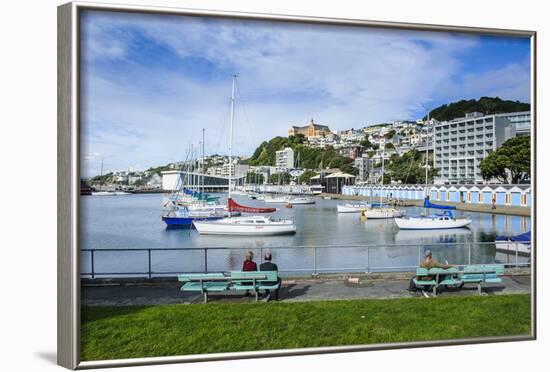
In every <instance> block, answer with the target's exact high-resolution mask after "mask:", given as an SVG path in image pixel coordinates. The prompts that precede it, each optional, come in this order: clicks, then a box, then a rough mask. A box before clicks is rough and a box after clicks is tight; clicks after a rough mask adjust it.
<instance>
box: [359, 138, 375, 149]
mask: <svg viewBox="0 0 550 372" xmlns="http://www.w3.org/2000/svg"><path fill="white" fill-rule="evenodd" d="M360 145H361V146H363V148H364V149H365V150H366V149H370V148H372V142H371V141H369V139H368V138H365V139H364V140H362V141H361V143H360Z"/></svg>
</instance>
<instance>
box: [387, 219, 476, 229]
mask: <svg viewBox="0 0 550 372" xmlns="http://www.w3.org/2000/svg"><path fill="white" fill-rule="evenodd" d="M395 223H396V224H397V226H398V227H399V228H400V229H403V230H447V229H459V228H462V227H466V226H468V225H469V224H470V223H472V220H469V219H466V218H459V219H456V220H438V219H421V218H396V219H395Z"/></svg>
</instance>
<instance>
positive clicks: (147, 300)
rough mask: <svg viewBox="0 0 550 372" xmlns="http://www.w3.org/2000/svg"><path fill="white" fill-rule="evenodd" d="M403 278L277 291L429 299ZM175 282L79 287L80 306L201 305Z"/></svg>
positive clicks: (517, 281) (311, 296)
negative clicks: (409, 287)
mask: <svg viewBox="0 0 550 372" xmlns="http://www.w3.org/2000/svg"><path fill="white" fill-rule="evenodd" d="M530 282H531V278H530V276H529V275H515V276H505V277H503V282H502V283H501V284H495V285H489V284H487V285H485V286H484V287H483V293H482V295H484V296H492V295H502V294H517V293H530V291H531V286H530ZM408 284H409V282H408V280H406V279H378V280H369V279H367V280H364V279H363V280H361V279H358V278H355V279H354V278H351V279H346V280H342V279H338V280H292V281H290V280H289V281H283V287H282V289H281V291H280V298H281V300H282V301H286V302H295V301H324V300H352V299H382V298H413V297H420V298H424V297H425V296H429V297H432V296H433V295H432V294H431V293H426V294H423V293H422V292H421V291H418V292H413V293H410V292H409V291H408V290H407V288H408ZM179 288H180V285H179V283H177V282H162V283H154V284H144V283H142V284H135V285H130V284H113V285H108V286H105V285H102V286H93V285H92V286H90V285H84V286H83V287H82V305H104V306H123V305H127V306H128V305H159V304H191V303H200V302H202V296H201V294H200V293H199V294H196V293H188V292H181V291H180V290H179ZM477 295H478V294H477V286H474V285H472V286H466V287H464V288H462V289H460V290H457V289H449V290H444V291H443V292H442V293H441V294H439V295H438V296H477ZM208 298H209V303H210V302H211V303H220V302H223V303H245V302H254V296H250V297H246V296H244V295H243V294H236V293H231V292H227V293H225V294H222V295H217V294H211V295H209V296H208Z"/></svg>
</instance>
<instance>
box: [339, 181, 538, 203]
mask: <svg viewBox="0 0 550 372" xmlns="http://www.w3.org/2000/svg"><path fill="white" fill-rule="evenodd" d="M428 189H429V192H428V195H429V196H430V200H431V201H434V202H435V201H443V202H454V203H469V204H487V205H492V204H495V205H506V206H511V207H530V206H531V186H530V185H431V186H428ZM342 194H344V195H361V196H367V197H371V198H377V197H382V198H393V199H405V200H407V199H408V200H422V199H424V198H425V195H426V194H425V186H422V185H368V184H367V185H345V186H343V187H342Z"/></svg>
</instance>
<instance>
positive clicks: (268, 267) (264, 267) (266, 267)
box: [260, 253, 281, 302]
mask: <svg viewBox="0 0 550 372" xmlns="http://www.w3.org/2000/svg"><path fill="white" fill-rule="evenodd" d="M271 259H272V256H271V253H266V254H265V256H264V260H265V262H264V263H262V264H261V265H260V271H279V268H278V267H277V265H276V264H274V263H273V262H271ZM265 284H266V285H274V284H278V287H277V289H276V290H275V291H274V296H275V301H279V288H281V278H279V277H277V281H276V282H265ZM265 294H266V296H265V301H266V302H267V301H269V300H270V299H271V292H270V291H269V289H266V290H265Z"/></svg>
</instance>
